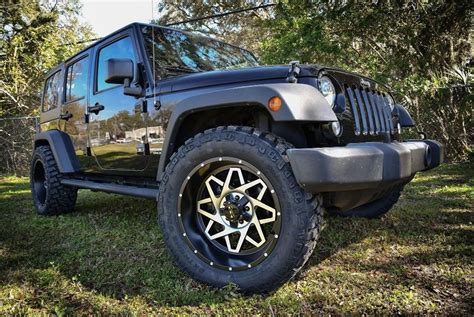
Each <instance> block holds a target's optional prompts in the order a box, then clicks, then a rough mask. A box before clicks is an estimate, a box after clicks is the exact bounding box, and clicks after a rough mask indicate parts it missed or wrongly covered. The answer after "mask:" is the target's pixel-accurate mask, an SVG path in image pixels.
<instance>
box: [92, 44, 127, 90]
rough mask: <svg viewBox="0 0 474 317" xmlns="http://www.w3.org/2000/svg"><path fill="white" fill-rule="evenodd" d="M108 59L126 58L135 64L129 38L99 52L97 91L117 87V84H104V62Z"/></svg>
mask: <svg viewBox="0 0 474 317" xmlns="http://www.w3.org/2000/svg"><path fill="white" fill-rule="evenodd" d="M109 58H127V59H131V60H132V61H133V62H135V54H134V53H133V44H132V40H131V39H130V38H129V37H125V38H123V39H121V40H118V41H116V42H113V43H112V44H110V45H108V46H106V47H104V48H102V49H101V50H100V51H99V61H98V63H97V91H101V90H104V89H107V88H110V87H114V86H117V84H108V83H106V82H105V75H106V74H105V71H106V67H105V61H107V60H108V59H109Z"/></svg>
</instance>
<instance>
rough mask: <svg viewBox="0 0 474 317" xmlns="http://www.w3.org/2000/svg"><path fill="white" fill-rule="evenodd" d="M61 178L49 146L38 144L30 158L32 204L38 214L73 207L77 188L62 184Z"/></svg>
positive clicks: (52, 212)
mask: <svg viewBox="0 0 474 317" xmlns="http://www.w3.org/2000/svg"><path fill="white" fill-rule="evenodd" d="M61 180H62V174H61V173H60V172H59V170H58V166H57V164H56V160H55V159H54V156H53V153H52V152H51V148H50V147H49V146H46V145H42V146H38V147H37V148H36V149H35V151H34V153H33V158H32V160H31V170H30V186H31V193H32V195H33V204H34V206H35V209H36V212H37V213H38V214H39V215H42V216H52V215H58V214H62V213H67V212H71V211H72V210H73V209H74V205H75V204H76V199H77V188H74V187H68V186H64V185H63V184H61ZM41 181H42V182H43V184H44V185H43V186H41Z"/></svg>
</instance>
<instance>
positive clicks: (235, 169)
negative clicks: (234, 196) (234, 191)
mask: <svg viewBox="0 0 474 317" xmlns="http://www.w3.org/2000/svg"><path fill="white" fill-rule="evenodd" d="M234 173H237V175H238V176H239V181H240V185H243V184H245V180H244V175H243V174H242V170H241V169H240V168H238V167H233V168H230V169H229V172H228V173H227V176H226V179H225V182H224V185H223V186H222V192H223V193H224V194H226V193H227V192H229V191H230V190H231V189H230V182H231V181H232V176H233V174H234Z"/></svg>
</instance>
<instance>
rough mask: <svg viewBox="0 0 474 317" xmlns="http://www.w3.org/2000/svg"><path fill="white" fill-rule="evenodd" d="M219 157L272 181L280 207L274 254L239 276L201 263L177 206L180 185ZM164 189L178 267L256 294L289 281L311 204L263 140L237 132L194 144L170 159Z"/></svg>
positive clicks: (164, 218)
mask: <svg viewBox="0 0 474 317" xmlns="http://www.w3.org/2000/svg"><path fill="white" fill-rule="evenodd" d="M220 156H225V157H234V158H237V159H241V160H243V161H246V162H248V163H250V164H251V165H253V166H254V167H255V168H256V169H257V170H259V171H260V172H261V173H263V174H264V175H265V177H266V178H267V179H268V180H269V181H270V183H271V185H272V186H273V188H274V189H275V192H276V194H277V197H278V201H279V204H280V210H281V217H282V219H281V220H282V225H281V229H280V234H279V238H278V241H277V243H276V245H275V247H274V249H273V250H272V252H271V253H270V254H269V256H268V258H267V259H264V261H263V262H261V263H260V264H258V265H257V266H255V267H253V268H251V269H248V270H244V271H240V272H227V271H225V270H222V269H219V268H215V267H212V266H210V265H209V264H208V263H205V262H204V261H202V260H201V259H199V258H198V257H197V256H196V255H195V254H194V253H193V252H192V250H191V249H190V248H189V246H188V245H187V243H186V241H185V238H184V237H183V236H182V233H181V231H180V229H179V228H180V225H179V219H178V216H177V206H178V199H179V191H180V189H181V185H182V183H183V182H184V181H185V179H186V178H187V176H188V175H189V173H191V171H192V170H193V169H194V168H195V167H196V166H198V165H199V164H201V163H202V162H204V161H206V160H208V159H212V158H216V157H220ZM161 186H162V187H161V188H163V191H162V192H160V196H159V199H158V213H159V218H160V224H161V226H162V230H163V232H164V233H165V239H166V241H167V243H168V245H169V247H170V248H171V250H172V252H173V254H174V255H175V257H176V258H177V260H178V262H179V263H180V265H181V266H182V267H183V268H184V269H185V270H186V271H187V272H189V273H190V274H191V275H192V276H193V277H194V278H196V279H198V280H201V281H204V282H206V283H209V284H212V285H215V286H223V285H225V284H228V283H229V282H232V283H235V284H237V285H239V286H240V287H241V288H243V289H252V288H256V289H258V288H265V285H269V284H274V283H275V277H278V276H283V275H285V273H286V272H287V271H288V270H291V269H292V268H293V267H294V266H295V265H296V263H295V262H296V261H297V260H298V257H297V255H298V254H300V253H301V250H300V249H301V248H303V246H304V243H303V241H304V239H305V234H306V232H305V230H304V228H305V221H307V217H308V212H307V210H308V203H307V201H306V199H305V192H304V191H303V190H302V189H301V188H300V187H299V185H298V184H297V182H296V179H295V177H294V176H293V173H292V171H291V168H290V165H289V164H288V162H287V161H286V160H285V158H284V157H283V156H282V155H281V154H280V153H279V151H278V150H277V149H275V148H274V147H273V146H272V145H271V144H269V143H267V142H266V141H264V140H262V139H261V138H258V137H257V136H255V135H249V134H247V133H242V132H239V131H221V132H215V133H211V134H208V135H202V136H201V137H199V138H194V139H193V140H192V141H191V142H188V143H187V144H186V145H185V146H184V147H183V148H182V149H181V150H180V151H179V152H178V153H177V155H175V156H174V157H173V158H172V160H171V162H170V164H169V166H168V168H167V172H166V173H165V176H164V177H163V181H162V185H161Z"/></svg>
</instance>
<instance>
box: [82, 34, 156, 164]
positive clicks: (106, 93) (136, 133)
mask: <svg viewBox="0 0 474 317" xmlns="http://www.w3.org/2000/svg"><path fill="white" fill-rule="evenodd" d="M95 58H96V63H95V67H94V80H93V85H94V86H93V87H92V91H93V93H92V96H91V98H90V101H89V107H88V108H89V109H90V108H91V107H93V106H100V105H102V106H103V110H101V111H100V112H98V113H96V114H95V113H93V112H91V111H89V142H90V147H91V149H92V155H94V156H95V158H96V160H97V163H98V166H99V168H100V169H101V170H122V171H141V170H144V169H145V168H146V166H147V163H148V159H149V155H144V152H143V151H142V150H143V148H144V147H143V143H144V142H145V140H146V137H145V135H146V125H145V120H144V119H143V115H142V113H141V108H138V107H136V106H135V105H136V102H137V99H136V98H135V97H133V96H126V95H124V94H123V86H122V85H117V84H109V83H106V82H105V75H106V74H105V72H106V69H105V62H106V61H107V60H108V59H110V58H125V59H131V60H133V61H134V63H135V64H136V63H137V62H138V54H137V52H136V49H135V46H134V44H133V37H132V34H130V33H128V32H125V33H123V34H119V35H117V36H116V37H115V38H113V39H111V40H110V41H109V42H107V43H104V44H103V45H101V46H99V47H98V48H97V49H96V52H95Z"/></svg>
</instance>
